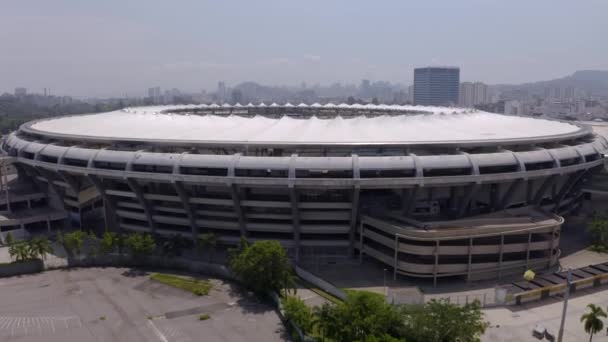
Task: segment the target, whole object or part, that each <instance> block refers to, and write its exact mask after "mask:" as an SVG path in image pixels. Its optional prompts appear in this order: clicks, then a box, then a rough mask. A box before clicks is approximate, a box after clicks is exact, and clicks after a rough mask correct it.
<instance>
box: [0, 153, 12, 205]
mask: <svg viewBox="0 0 608 342" xmlns="http://www.w3.org/2000/svg"><path fill="white" fill-rule="evenodd" d="M0 172H1V173H2V180H3V181H2V183H4V184H3V187H4V195H5V196H6V210H7V211H8V212H9V213H10V212H12V209H11V200H10V198H9V191H8V175H7V170H6V165H4V163H2V171H0Z"/></svg>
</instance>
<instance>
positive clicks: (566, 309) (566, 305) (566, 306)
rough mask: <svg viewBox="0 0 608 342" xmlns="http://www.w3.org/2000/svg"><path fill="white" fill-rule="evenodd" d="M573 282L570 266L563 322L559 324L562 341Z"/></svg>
mask: <svg viewBox="0 0 608 342" xmlns="http://www.w3.org/2000/svg"><path fill="white" fill-rule="evenodd" d="M571 282H572V270H571V269H570V268H569V267H568V273H567V275H566V293H565V294H564V308H563V310H562V322H561V323H560V325H559V332H558V333H557V342H562V338H563V337H564V323H565V322H566V311H568V298H569V297H570V283H571Z"/></svg>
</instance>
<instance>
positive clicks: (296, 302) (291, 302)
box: [281, 296, 314, 334]
mask: <svg viewBox="0 0 608 342" xmlns="http://www.w3.org/2000/svg"><path fill="white" fill-rule="evenodd" d="M281 303H282V304H283V310H284V311H285V318H287V319H288V320H291V321H292V322H293V323H295V324H296V325H297V326H298V327H299V328H300V329H302V331H303V332H304V333H307V334H308V333H311V332H312V327H313V320H314V318H313V314H312V310H311V309H310V307H308V306H307V305H306V303H304V301H302V300H301V299H300V298H298V297H296V296H285V297H283V298H282V299H281Z"/></svg>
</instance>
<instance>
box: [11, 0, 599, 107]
mask: <svg viewBox="0 0 608 342" xmlns="http://www.w3.org/2000/svg"><path fill="white" fill-rule="evenodd" d="M520 4H521V6H524V5H525V8H526V10H525V11H513V8H515V7H518V6H519V5H518V4H517V3H515V4H514V3H512V2H510V3H508V4H507V3H501V2H494V1H477V0H476V1H466V2H459V3H458V4H454V3H451V2H446V1H434V2H430V3H426V2H425V3H417V2H414V3H407V4H404V3H401V2H388V3H384V4H383V5H382V6H381V7H379V6H378V5H375V4H371V3H362V2H354V3H353V2H348V3H346V2H336V3H329V4H327V3H321V2H318V3H312V4H311V3H307V4H285V3H282V2H274V1H273V2H268V3H265V4H250V3H247V2H236V3H230V4H216V3H206V2H184V3H181V4H180V6H176V5H175V4H169V3H160V2H146V3H145V5H146V6H145V7H144V6H143V3H142V2H129V3H123V2H120V3H119V2H116V1H106V2H104V3H98V4H91V5H86V6H85V5H83V4H80V3H78V2H75V1H69V0H64V1H58V2H53V3H47V2H43V1H34V0H28V1H21V2H18V3H17V2H13V3H11V4H10V5H8V6H5V8H3V11H2V13H0V29H1V30H0V31H1V32H2V33H0V37H2V38H1V39H2V41H3V45H4V47H5V49H4V51H5V53H3V54H2V56H0V74H2V76H3V77H2V79H0V92H12V90H13V89H14V88H15V87H21V86H22V87H26V88H28V89H43V88H51V89H53V93H54V94H58V95H59V94H70V95H74V96H78V97H83V96H116V95H119V94H120V95H122V94H124V93H128V94H133V95H139V96H141V95H144V92H145V90H146V89H148V88H149V87H151V86H157V85H160V86H162V87H163V88H173V87H177V88H180V89H185V90H188V91H197V90H200V89H214V88H215V85H216V84H217V82H219V81H225V82H226V84H227V85H236V84H238V83H240V82H244V81H249V80H253V81H256V82H259V83H261V84H272V85H286V84H287V85H290V84H299V83H301V82H306V83H307V84H310V85H312V84H315V83H319V84H324V85H327V84H330V83H332V82H341V83H343V84H353V83H354V84H358V82H359V80H361V79H371V80H386V81H390V82H393V83H402V84H404V85H409V84H412V81H413V74H412V71H413V69H414V68H415V67H424V66H428V65H457V66H459V67H460V68H461V71H462V81H481V82H484V83H486V84H503V83H506V84H513V83H523V82H528V81H537V80H546V79H552V78H556V77H560V76H563V75H566V74H570V73H572V72H574V71H575V70H580V69H604V70H605V69H608V61H606V59H605V58H604V57H603V56H605V55H606V53H607V52H608V51H607V48H606V46H605V45H604V44H598V43H597V42H598V39H597V38H598V32H603V31H605V30H606V29H607V27H606V26H607V25H608V24H607V23H606V22H605V21H604V20H603V17H602V15H601V13H605V12H606V10H608V4H606V3H604V2H599V1H588V2H585V3H570V2H565V1H558V2H549V1H538V2H534V3H527V2H526V3H524V2H521V3H520ZM119 9H120V10H119ZM512 22H517V25H508V23H512ZM568 22H571V23H576V30H573V29H572V27H570V26H569V25H564V23H568ZM429 23H430V24H429ZM75 28H77V29H75ZM564 42H567V44H565V43H564ZM473 51H474V52H475V53H472V52H473ZM32 71H33V72H32Z"/></svg>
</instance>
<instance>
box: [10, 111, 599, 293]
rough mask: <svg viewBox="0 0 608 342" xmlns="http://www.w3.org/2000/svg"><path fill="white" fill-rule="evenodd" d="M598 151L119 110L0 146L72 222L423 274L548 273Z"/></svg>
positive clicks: (427, 130) (489, 120) (388, 121)
mask: <svg viewBox="0 0 608 342" xmlns="http://www.w3.org/2000/svg"><path fill="white" fill-rule="evenodd" d="M607 148H608V141H606V139H605V138H603V137H600V136H597V135H595V134H593V132H592V131H591V130H590V129H589V128H588V127H585V126H579V125H576V124H573V123H564V122H557V121H548V120H540V119H533V118H523V117H513V116H504V115H498V114H491V113H485V112H479V111H475V110H468V109H455V108H441V107H420V106H388V105H377V106H374V105H346V104H341V105H333V104H328V105H320V104H314V105H304V104H301V105H298V106H294V105H291V104H285V105H277V104H272V105H268V106H266V105H264V104H260V105H255V106H254V105H251V104H250V105H247V106H241V105H238V104H237V105H234V106H229V105H223V106H218V105H198V106H181V107H167V106H165V107H145V108H130V109H124V110H121V111H117V112H111V113H103V114H91V115H77V116H70V117H62V118H54V119H44V120H40V121H34V122H29V123H26V124H24V125H22V126H21V127H20V129H19V130H18V131H16V132H14V133H12V134H10V135H9V136H7V137H6V138H5V139H4V141H3V142H2V150H3V151H4V152H5V153H6V154H7V155H8V156H10V157H11V158H12V159H13V164H14V166H15V167H16V169H17V170H18V174H19V178H20V179H23V180H29V181H31V183H32V184H36V186H37V187H38V188H39V189H41V191H44V193H46V194H47V197H48V198H49V201H50V202H53V203H55V205H56V206H61V207H63V208H65V209H66V210H68V211H69V212H71V216H72V217H81V215H82V214H83V213H84V212H86V211H87V210H90V209H94V208H96V207H103V213H104V217H105V223H106V227H108V229H113V230H121V231H142V232H152V233H155V234H159V235H165V236H168V235H173V234H181V235H184V236H187V237H192V238H196V236H198V234H201V233H205V232H213V233H215V234H216V235H217V236H218V237H219V241H221V242H222V243H225V244H234V243H237V242H238V241H239V239H240V237H246V238H247V239H250V240H254V241H255V240H262V239H275V240H279V241H280V242H281V243H282V244H283V245H284V246H285V247H287V248H288V250H289V251H290V254H291V255H292V256H293V258H294V259H295V260H296V261H302V260H306V259H307V258H315V257H318V256H319V255H322V256H328V255H335V256H353V255H357V254H358V255H360V256H363V255H366V256H369V257H372V258H374V259H377V260H379V261H380V262H382V263H385V264H387V265H389V266H390V267H392V269H393V270H394V271H395V275H397V274H403V275H408V276H414V277H425V278H432V279H434V280H435V281H437V279H439V278H441V277H449V276H464V277H466V278H467V279H481V278H488V277H496V276H501V275H503V274H506V273H509V272H520V271H521V270H523V269H526V268H534V269H542V268H546V267H550V266H553V265H555V264H556V262H557V260H558V257H559V238H560V228H561V224H562V223H563V218H562V217H561V216H559V215H560V214H563V213H566V212H569V211H572V210H576V209H577V207H578V206H579V205H580V203H581V201H582V194H581V192H580V188H581V186H582V185H583V184H584V183H585V182H586V181H587V180H588V179H589V178H590V177H591V176H592V175H593V173H594V172H596V171H597V170H599V169H601V168H602V165H603V153H604V151H605V150H606V149H607ZM102 204H103V206H102Z"/></svg>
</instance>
